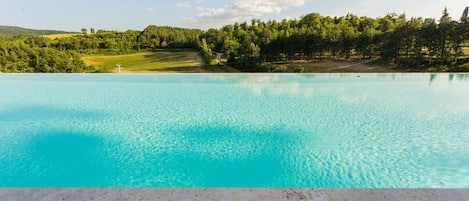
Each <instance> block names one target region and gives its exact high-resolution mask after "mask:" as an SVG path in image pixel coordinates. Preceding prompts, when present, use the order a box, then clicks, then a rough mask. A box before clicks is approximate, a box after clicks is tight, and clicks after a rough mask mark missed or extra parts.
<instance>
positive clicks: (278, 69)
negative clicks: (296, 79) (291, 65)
mask: <svg viewBox="0 0 469 201" xmlns="http://www.w3.org/2000/svg"><path fill="white" fill-rule="evenodd" d="M287 71H288V67H287V66H285V65H280V66H277V67H275V69H274V71H273V72H276V73H285V72H287Z"/></svg>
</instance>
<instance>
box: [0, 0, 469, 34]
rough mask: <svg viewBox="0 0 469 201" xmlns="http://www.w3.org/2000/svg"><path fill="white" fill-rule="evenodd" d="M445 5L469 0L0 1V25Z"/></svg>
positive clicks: (415, 12) (106, 25) (182, 20)
mask: <svg viewBox="0 0 469 201" xmlns="http://www.w3.org/2000/svg"><path fill="white" fill-rule="evenodd" d="M445 6H447V7H448V10H449V12H450V15H451V16H452V17H453V18H454V19H459V18H460V16H461V14H462V12H463V10H464V8H465V7H466V6H469V1H468V0H174V1H170V0H0V25H13V26H21V27H26V28H34V29H56V30H65V31H80V29H81V28H83V27H85V28H88V29H89V28H90V27H93V28H95V29H106V30H119V31H125V30H128V29H135V30H143V29H144V28H145V27H146V26H147V25H150V24H152V25H169V26H175V27H188V28H201V29H207V28H212V27H214V28H218V27H221V26H222V25H226V24H233V23H234V22H236V21H238V22H243V21H250V19H253V18H256V19H257V18H260V19H262V20H269V19H276V20H281V19H284V18H289V19H293V18H299V17H301V16H302V15H304V14H309V13H312V12H316V13H320V14H321V15H324V16H325V15H329V16H344V15H346V14H347V13H353V14H356V15H359V16H370V17H380V16H384V15H386V14H387V13H398V14H401V13H404V12H405V13H406V15H407V17H413V16H414V17H424V18H427V17H430V18H436V19H439V17H440V16H441V13H442V10H443V9H444V7H445Z"/></svg>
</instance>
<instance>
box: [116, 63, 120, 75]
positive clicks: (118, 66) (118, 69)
mask: <svg viewBox="0 0 469 201" xmlns="http://www.w3.org/2000/svg"><path fill="white" fill-rule="evenodd" d="M116 66H117V72H119V73H121V64H120V63H117V64H116Z"/></svg>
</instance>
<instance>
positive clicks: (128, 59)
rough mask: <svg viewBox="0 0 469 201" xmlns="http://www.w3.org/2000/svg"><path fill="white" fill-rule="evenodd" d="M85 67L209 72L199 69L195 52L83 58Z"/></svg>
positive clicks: (136, 71)
mask: <svg viewBox="0 0 469 201" xmlns="http://www.w3.org/2000/svg"><path fill="white" fill-rule="evenodd" d="M82 60H83V62H85V64H86V65H93V66H95V67H96V68H98V69H99V70H100V71H103V72H117V66H116V65H117V64H118V63H120V64H121V67H122V70H121V72H124V73H158V72H179V73H203V72H211V71H208V70H204V69H202V68H201V66H202V61H201V59H200V57H199V54H198V53H197V52H190V51H180V52H164V51H158V52H145V53H136V54H128V55H114V56H85V57H82Z"/></svg>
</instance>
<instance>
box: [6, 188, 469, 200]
mask: <svg viewBox="0 0 469 201" xmlns="http://www.w3.org/2000/svg"><path fill="white" fill-rule="evenodd" d="M468 197H469V189H297V188H273V189H270V188H0V200H2V201H16V200H24V201H28V200H104V201H106V200H318V201H336V200H337V201H338V200H349V201H351V200H357V201H358V200H376V201H384V200H386V201H387V200H430V201H440V200H441V201H443V200H445V201H459V200H461V201H462V200H467V198H468Z"/></svg>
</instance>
